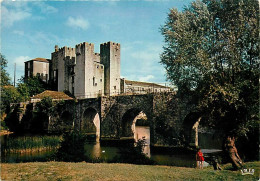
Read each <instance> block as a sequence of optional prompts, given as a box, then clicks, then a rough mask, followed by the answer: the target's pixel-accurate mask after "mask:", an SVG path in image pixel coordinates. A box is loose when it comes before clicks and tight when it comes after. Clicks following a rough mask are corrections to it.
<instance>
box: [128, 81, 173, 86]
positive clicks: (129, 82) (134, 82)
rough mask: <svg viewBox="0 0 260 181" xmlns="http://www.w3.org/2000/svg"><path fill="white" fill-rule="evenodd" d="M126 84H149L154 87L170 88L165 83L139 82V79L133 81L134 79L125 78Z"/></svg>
mask: <svg viewBox="0 0 260 181" xmlns="http://www.w3.org/2000/svg"><path fill="white" fill-rule="evenodd" d="M125 83H126V84H132V85H133V86H148V87H154V88H169V87H166V86H163V85H159V84H155V83H150V82H139V81H133V80H125Z"/></svg>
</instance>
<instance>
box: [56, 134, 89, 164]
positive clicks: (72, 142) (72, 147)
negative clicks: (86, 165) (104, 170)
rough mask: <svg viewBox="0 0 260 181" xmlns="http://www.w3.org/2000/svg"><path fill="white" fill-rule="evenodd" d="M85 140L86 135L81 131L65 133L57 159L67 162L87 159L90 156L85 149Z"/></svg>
mask: <svg viewBox="0 0 260 181" xmlns="http://www.w3.org/2000/svg"><path fill="white" fill-rule="evenodd" d="M85 142H86V136H85V135H83V134H82V133H80V132H77V131H73V132H70V133H65V134H64V135H63V139H62V142H61V146H60V148H59V150H58V152H57V159H58V160H61V161H66V162H81V161H86V160H87V159H88V158H87V156H86V153H85V149H84V144H85Z"/></svg>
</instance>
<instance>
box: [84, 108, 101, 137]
mask: <svg viewBox="0 0 260 181" xmlns="http://www.w3.org/2000/svg"><path fill="white" fill-rule="evenodd" d="M80 130H81V132H83V133H86V134H87V135H90V136H91V137H95V138H96V141H99V138H100V118H99V114H98V112H97V111H96V110H95V109H94V108H88V109H86V110H85V112H84V114H83V117H82V120H81V124H80Z"/></svg>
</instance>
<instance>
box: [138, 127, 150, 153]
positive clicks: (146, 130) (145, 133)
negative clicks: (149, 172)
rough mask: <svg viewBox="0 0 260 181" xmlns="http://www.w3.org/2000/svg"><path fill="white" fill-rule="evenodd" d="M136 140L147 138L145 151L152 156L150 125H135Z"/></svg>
mask: <svg viewBox="0 0 260 181" xmlns="http://www.w3.org/2000/svg"><path fill="white" fill-rule="evenodd" d="M134 138H135V141H137V140H139V139H143V138H144V139H145V147H144V153H145V154H146V155H147V156H148V157H151V150H150V127H149V126H136V127H135V134H134Z"/></svg>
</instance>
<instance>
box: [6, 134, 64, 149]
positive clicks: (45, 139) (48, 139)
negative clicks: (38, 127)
mask: <svg viewBox="0 0 260 181" xmlns="http://www.w3.org/2000/svg"><path fill="white" fill-rule="evenodd" d="M60 141H61V137H60V136H34V137H30V136H23V137H16V138H15V137H14V138H10V139H6V140H4V141H3V143H2V144H1V149H2V151H3V152H4V153H24V152H35V151H45V150H48V149H54V148H57V147H58V146H59V145H60Z"/></svg>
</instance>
